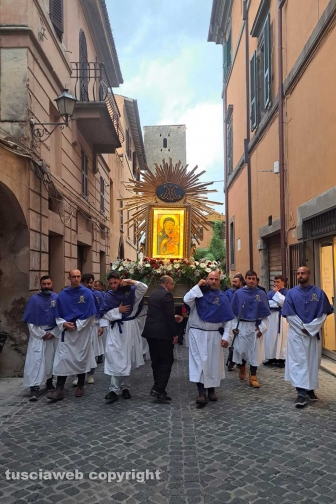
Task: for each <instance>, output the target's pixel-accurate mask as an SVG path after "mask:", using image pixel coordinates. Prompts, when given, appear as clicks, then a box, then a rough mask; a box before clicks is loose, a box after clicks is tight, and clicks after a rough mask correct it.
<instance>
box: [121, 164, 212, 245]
mask: <svg viewBox="0 0 336 504" xmlns="http://www.w3.org/2000/svg"><path fill="white" fill-rule="evenodd" d="M197 169H198V166H195V168H193V169H192V170H191V171H188V165H186V166H183V165H182V164H181V161H179V162H178V163H176V164H175V165H174V164H173V163H172V159H171V158H169V163H167V162H166V161H165V159H163V161H162V164H161V165H158V164H157V163H155V173H153V172H151V171H150V170H148V171H147V172H142V179H143V180H133V179H129V181H128V183H127V184H126V189H127V190H129V191H130V192H132V193H133V196H130V197H127V198H118V199H119V200H122V201H123V203H124V204H123V207H122V209H120V211H122V210H128V211H129V212H130V213H131V215H132V216H131V218H130V219H129V220H128V221H126V222H125V224H130V226H131V227H133V226H134V227H135V235H136V237H137V239H138V240H139V239H141V237H142V235H143V234H144V233H145V232H146V218H147V208H148V205H157V204H160V203H161V204H163V205H165V206H169V205H167V203H164V202H163V201H161V200H160V199H159V198H158V196H157V195H156V190H157V188H158V187H159V186H160V185H162V184H166V183H169V182H171V183H175V184H177V185H178V186H180V187H182V189H183V191H184V197H183V199H182V200H180V201H179V202H178V203H179V204H182V205H183V204H188V205H190V208H191V234H192V236H193V238H195V240H196V241H197V243H199V241H200V240H201V236H202V227H203V228H206V229H209V222H208V220H207V216H208V215H210V214H212V213H213V211H214V209H213V208H212V207H213V206H214V205H220V204H221V203H218V202H217V201H211V200H208V198H207V194H209V193H214V192H217V190H216V189H208V188H207V187H208V186H209V185H211V184H213V182H207V183H204V182H201V181H200V180H199V179H200V177H201V175H203V174H204V173H206V172H205V170H204V171H201V172H200V173H196V170H197Z"/></svg>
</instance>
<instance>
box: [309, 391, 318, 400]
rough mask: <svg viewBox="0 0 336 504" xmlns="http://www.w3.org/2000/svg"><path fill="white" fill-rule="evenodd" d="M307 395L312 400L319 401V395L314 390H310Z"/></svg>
mask: <svg viewBox="0 0 336 504" xmlns="http://www.w3.org/2000/svg"><path fill="white" fill-rule="evenodd" d="M307 397H308V399H309V401H311V402H314V401H318V397H317V395H316V394H315V392H314V390H308V392H307Z"/></svg>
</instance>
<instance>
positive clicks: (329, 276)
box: [320, 238, 336, 359]
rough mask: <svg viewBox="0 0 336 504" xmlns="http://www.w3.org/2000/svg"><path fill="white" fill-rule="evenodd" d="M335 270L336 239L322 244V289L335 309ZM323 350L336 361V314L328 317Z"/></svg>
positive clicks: (327, 240)
mask: <svg viewBox="0 0 336 504" xmlns="http://www.w3.org/2000/svg"><path fill="white" fill-rule="evenodd" d="M335 270H336V238H329V239H326V240H324V241H323V242H322V243H320V282H321V289H323V290H324V292H325V293H326V295H327V296H328V299H329V302H330V304H331V305H333V306H334V309H335ZM322 335H323V340H322V341H323V349H324V352H325V353H329V352H330V353H332V354H331V355H330V357H332V358H333V359H336V333H335V314H334V313H333V314H331V315H329V316H328V317H327V319H326V321H325V323H324V324H323V328H322Z"/></svg>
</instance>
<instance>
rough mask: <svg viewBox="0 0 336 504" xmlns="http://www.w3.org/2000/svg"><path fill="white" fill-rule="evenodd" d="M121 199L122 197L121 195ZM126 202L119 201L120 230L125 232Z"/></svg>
mask: <svg viewBox="0 0 336 504" xmlns="http://www.w3.org/2000/svg"><path fill="white" fill-rule="evenodd" d="M120 198H122V195H121V194H120ZM123 206H124V202H123V201H122V200H120V201H119V211H120V230H121V231H123V230H124V211H123Z"/></svg>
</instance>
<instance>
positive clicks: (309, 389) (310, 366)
mask: <svg viewBox="0 0 336 504" xmlns="http://www.w3.org/2000/svg"><path fill="white" fill-rule="evenodd" d="M309 275H310V270H309V268H307V267H306V266H301V267H300V268H299V269H298V270H297V280H298V283H299V285H297V286H296V287H294V288H293V289H290V290H289V291H288V293H287V296H286V300H285V302H284V305H283V308H282V316H283V317H286V319H287V322H288V324H289V327H288V334H287V359H286V368H285V380H286V381H289V382H291V384H292V385H293V387H295V388H296V391H297V393H298V396H297V399H296V401H295V407H296V408H303V407H304V406H306V404H307V399H308V400H309V401H317V396H316V394H315V392H314V390H315V389H317V388H318V370H319V366H320V360H321V349H322V345H321V338H320V329H321V327H322V325H323V323H324V321H325V319H326V318H327V316H328V315H330V314H331V313H332V311H333V310H332V307H331V305H330V302H329V300H328V298H327V295H326V293H325V292H324V291H323V290H322V289H319V287H316V286H315V285H311V284H310V282H309Z"/></svg>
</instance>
